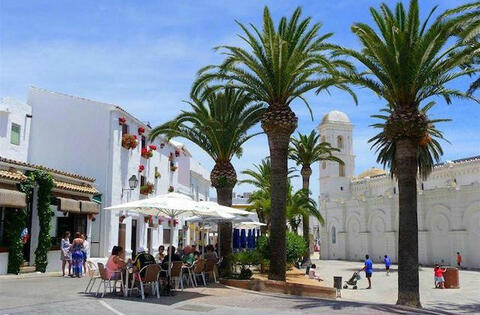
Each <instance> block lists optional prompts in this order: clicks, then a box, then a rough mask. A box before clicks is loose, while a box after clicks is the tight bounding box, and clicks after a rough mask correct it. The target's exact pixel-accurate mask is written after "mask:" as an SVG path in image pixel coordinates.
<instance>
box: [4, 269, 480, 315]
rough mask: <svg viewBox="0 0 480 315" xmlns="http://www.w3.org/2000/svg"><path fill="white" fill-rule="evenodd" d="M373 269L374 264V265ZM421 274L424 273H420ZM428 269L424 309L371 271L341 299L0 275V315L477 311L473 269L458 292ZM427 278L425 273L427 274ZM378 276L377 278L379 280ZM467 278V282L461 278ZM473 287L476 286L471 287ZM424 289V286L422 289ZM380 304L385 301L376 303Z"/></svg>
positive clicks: (477, 277) (326, 272)
mask: <svg viewBox="0 0 480 315" xmlns="http://www.w3.org/2000/svg"><path fill="white" fill-rule="evenodd" d="M315 263H317V266H318V269H319V271H320V273H321V274H322V277H324V278H325V284H326V285H331V282H332V280H331V279H330V278H332V277H333V274H334V273H335V274H338V275H342V276H344V278H345V277H347V276H350V275H351V274H352V273H353V268H356V267H357V266H358V264H356V263H348V262H332V261H330V262H319V261H315ZM375 267H376V268H377V267H378V268H379V267H380V266H375ZM394 269H396V268H394ZM424 273H425V276H424ZM430 273H431V272H430V270H428V271H427V270H424V271H422V274H421V279H422V299H423V300H422V301H423V304H424V306H426V309H424V310H421V311H415V312H413V311H411V310H405V309H400V308H398V307H396V306H394V305H393V303H394V302H395V296H396V289H395V288H394V286H395V283H396V277H395V272H394V273H392V275H391V276H390V277H388V279H383V278H386V276H384V275H382V274H381V273H380V272H378V273H375V274H374V278H373V279H374V282H373V289H372V290H362V288H364V287H366V285H365V283H366V282H365V280H363V279H362V280H360V282H359V286H360V287H359V290H356V291H353V290H343V291H342V299H338V300H326V299H317V298H307V297H297V296H288V295H282V294H270V293H263V292H253V291H246V290H240V289H236V288H229V287H225V286H221V285H214V286H210V287H207V288H203V287H202V288H193V289H192V288H189V289H186V290H185V291H184V292H178V293H177V295H176V296H173V297H161V298H160V299H156V298H154V297H152V296H148V297H147V298H146V299H145V300H144V301H142V300H141V298H136V297H129V298H128V299H124V298H123V297H117V296H114V295H107V296H106V297H105V298H103V299H102V298H96V297H94V296H93V295H89V294H84V293H83V292H82V291H83V289H84V288H85V286H86V284H87V279H70V278H62V277H59V276H55V277H31V278H23V279H16V278H2V279H0V315H2V314H96V315H99V314H117V315H119V314H136V313H142V314H150V313H151V314H153V313H156V314H158V313H161V312H168V314H201V313H205V314H229V313H232V312H234V313H235V314H294V313H325V314H330V313H335V314H351V313H355V314H392V313H397V314H404V313H417V314H451V313H462V312H463V313H466V314H467V313H468V314H472V313H475V312H478V313H480V293H479V292H480V291H479V289H478V284H479V283H480V273H479V272H473V271H471V272H468V271H462V272H461V281H462V284H463V285H464V286H463V287H462V289H459V290H443V291H442V290H435V289H433V288H432V284H431V282H430V288H428V287H425V288H424V286H423V282H424V280H425V281H427V278H428V280H429V281H430V280H431V274H430ZM427 276H428V277H427ZM382 277H383V278H382ZM470 278H472V279H471V281H470V280H468V281H467V279H470ZM474 285H476V286H477V287H474ZM426 290H430V292H429V293H428V292H427V291H426ZM381 303H385V304H381Z"/></svg>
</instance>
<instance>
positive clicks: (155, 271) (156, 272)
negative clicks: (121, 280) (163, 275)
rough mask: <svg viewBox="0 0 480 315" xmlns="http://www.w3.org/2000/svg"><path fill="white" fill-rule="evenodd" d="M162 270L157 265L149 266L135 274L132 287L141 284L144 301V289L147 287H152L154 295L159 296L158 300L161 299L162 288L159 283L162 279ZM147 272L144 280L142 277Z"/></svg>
mask: <svg viewBox="0 0 480 315" xmlns="http://www.w3.org/2000/svg"><path fill="white" fill-rule="evenodd" d="M160 271H161V268H160V266H159V265H157V264H152V265H147V266H145V267H143V268H142V269H141V270H140V271H139V272H136V273H135V274H134V280H133V281H132V287H131V289H133V286H134V284H135V283H139V285H140V292H141V294H142V300H144V299H145V290H144V287H145V286H146V285H150V286H151V288H152V294H155V293H156V295H157V299H159V298H160V288H159V286H158V281H159V277H160ZM143 272H145V276H144V277H143V278H142V277H141V276H140V275H141V274H142V273H143Z"/></svg>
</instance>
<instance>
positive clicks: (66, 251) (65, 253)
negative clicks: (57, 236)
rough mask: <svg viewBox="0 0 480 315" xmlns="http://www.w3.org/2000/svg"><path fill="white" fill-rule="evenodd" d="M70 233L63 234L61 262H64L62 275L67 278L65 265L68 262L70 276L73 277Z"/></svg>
mask: <svg viewBox="0 0 480 315" xmlns="http://www.w3.org/2000/svg"><path fill="white" fill-rule="evenodd" d="M70 247H71V245H70V232H69V231H66V232H65V234H63V238H62V242H61V247H60V249H61V250H60V260H61V261H62V274H63V277H65V265H66V263H67V262H68V276H71V275H72V253H71V252H70Z"/></svg>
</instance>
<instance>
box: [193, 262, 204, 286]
mask: <svg viewBox="0 0 480 315" xmlns="http://www.w3.org/2000/svg"><path fill="white" fill-rule="evenodd" d="M192 271H193V281H194V282H195V285H197V286H198V284H197V277H201V278H202V280H203V285H204V286H207V282H206V281H205V259H203V258H200V259H197V260H196V261H195V263H194V264H193V269H192Z"/></svg>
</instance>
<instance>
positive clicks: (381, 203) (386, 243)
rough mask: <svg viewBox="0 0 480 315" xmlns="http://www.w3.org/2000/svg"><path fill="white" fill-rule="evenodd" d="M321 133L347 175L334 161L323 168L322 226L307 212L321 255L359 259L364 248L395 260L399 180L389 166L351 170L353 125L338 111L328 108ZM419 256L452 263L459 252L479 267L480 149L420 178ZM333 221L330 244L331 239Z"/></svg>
mask: <svg viewBox="0 0 480 315" xmlns="http://www.w3.org/2000/svg"><path fill="white" fill-rule="evenodd" d="M318 130H319V133H320V136H321V137H325V139H326V141H328V142H330V143H332V144H333V145H334V146H336V145H337V143H338V141H337V140H338V139H339V138H338V137H341V138H342V145H343V148H341V151H340V152H339V153H337V156H338V157H340V158H341V159H342V160H343V161H344V162H345V167H344V169H345V177H342V176H339V172H338V170H339V168H338V163H334V162H330V161H329V162H328V163H327V165H326V167H325V168H324V167H323V165H322V164H321V163H322V162H321V163H319V168H320V197H319V206H320V211H321V213H322V215H323V216H324V218H325V221H326V223H325V226H323V227H322V226H320V225H319V223H318V222H317V221H316V220H314V219H312V220H311V222H312V223H311V224H312V226H313V230H314V231H316V230H320V233H319V235H318V236H319V239H317V241H319V242H320V251H321V252H320V255H321V258H322V259H347V260H361V259H363V258H364V256H365V254H369V255H370V256H371V257H372V259H373V260H374V261H377V262H378V261H381V260H382V257H383V255H385V254H387V255H389V256H390V257H391V258H392V260H393V261H396V260H397V251H398V195H397V194H398V188H397V187H396V182H394V181H393V180H392V179H391V178H390V176H389V175H388V174H386V172H384V171H382V170H379V169H375V168H372V169H370V170H368V171H365V172H363V173H362V174H361V175H360V176H359V177H354V167H355V156H354V154H353V146H352V143H353V139H352V136H353V135H352V131H353V125H352V124H351V123H350V120H349V119H348V117H347V116H346V115H345V114H343V113H341V112H338V111H333V112H330V113H329V114H327V115H325V117H324V118H323V120H322V123H321V124H320V126H319V127H318ZM418 224H419V260H420V263H421V264H423V265H432V264H434V263H442V264H445V265H454V264H455V263H456V252H457V251H459V252H461V253H462V257H463V265H464V266H466V267H470V268H480V250H479V248H480V247H479V245H478V244H479V241H480V157H473V158H468V159H462V160H457V161H453V162H447V163H444V164H441V165H437V166H436V167H435V168H434V170H433V172H432V174H430V176H429V177H428V179H427V180H426V181H419V182H418ZM332 227H335V232H336V237H335V241H336V242H335V244H332V235H331V233H332Z"/></svg>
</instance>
